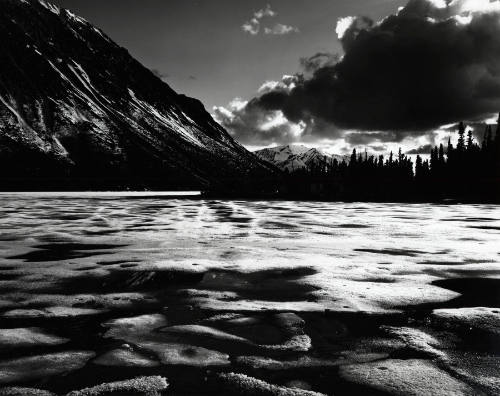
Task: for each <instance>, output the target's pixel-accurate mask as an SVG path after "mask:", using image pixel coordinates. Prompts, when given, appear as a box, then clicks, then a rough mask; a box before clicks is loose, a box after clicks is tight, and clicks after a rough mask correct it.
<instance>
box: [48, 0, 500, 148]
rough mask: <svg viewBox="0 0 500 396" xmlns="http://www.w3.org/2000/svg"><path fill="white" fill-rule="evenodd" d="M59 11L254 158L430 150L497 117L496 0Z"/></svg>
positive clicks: (180, 0)
mask: <svg viewBox="0 0 500 396" xmlns="http://www.w3.org/2000/svg"><path fill="white" fill-rule="evenodd" d="M53 2H54V3H56V4H58V5H60V6H62V7H65V8H69V9H71V10H72V11H74V12H75V13H77V14H78V15H80V16H82V17H84V18H86V19H87V20H89V21H90V22H92V23H93V24H95V25H96V26H98V27H100V28H102V29H103V30H104V31H105V32H106V33H107V34H108V35H109V36H110V37H111V38H112V39H113V40H115V41H116V42H117V43H118V44H120V45H121V46H123V47H125V48H127V49H128V50H129V52H130V53H131V54H132V55H133V56H134V57H135V58H137V59H138V60H139V61H141V62H142V63H143V64H144V65H145V66H147V67H149V68H151V69H153V70H155V72H157V74H158V75H159V76H161V77H162V78H163V80H164V81H166V82H167V83H168V84H169V85H171V86H172V88H174V89H175V90H177V91H178V92H180V93H185V94H187V95H190V96H193V97H196V98H198V99H200V100H201V101H202V102H203V103H204V105H205V106H206V108H207V109H208V111H210V112H211V113H212V114H213V115H214V116H215V118H216V119H217V120H218V121H219V122H220V123H221V124H222V125H223V126H224V127H226V129H228V131H229V132H230V133H231V134H232V135H233V136H234V137H235V138H236V139H238V140H239V141H240V142H242V143H243V144H244V145H245V146H247V147H248V148H250V149H256V148H261V147H266V146H272V145H277V144H286V143H304V144H306V145H309V146H316V147H320V148H323V149H325V150H326V151H330V152H337V153H345V152H349V151H350V150H351V149H352V148H353V147H358V148H363V147H367V148H368V149H369V150H370V151H373V152H380V153H382V152H386V151H388V150H390V149H396V147H398V146H402V147H403V148H404V149H405V150H410V149H413V150H414V151H419V150H416V149H418V148H419V147H422V151H425V150H427V148H426V146H427V145H429V144H431V143H439V142H440V141H444V140H446V139H447V137H448V136H449V135H450V134H451V132H452V129H453V128H452V127H451V125H452V124H453V123H454V122H455V121H459V120H460V119H464V120H469V119H470V120H471V121H472V122H473V123H479V121H481V120H483V119H486V118H489V119H493V118H492V117H493V113H494V109H496V107H495V106H497V105H498V108H499V109H500V98H498V97H497V95H496V94H492V93H491V92H490V91H491V90H494V89H495V88H496V84H497V83H499V87H500V78H498V79H497V77H498V76H500V67H499V66H500V62H498V60H499V59H500V56H498V57H497V55H499V51H498V49H495V46H496V45H497V44H500V42H499V41H497V39H495V36H496V35H497V33H499V32H500V28H498V32H497V30H496V28H497V27H496V25H495V28H492V25H494V24H495V23H496V19H493V20H485V17H484V15H485V14H486V16H491V15H494V16H496V15H497V13H498V10H500V7H499V8H498V9H496V8H495V7H496V6H495V5H498V3H499V2H498V1H496V0H495V1H493V0H450V1H448V6H447V5H446V3H445V0H410V1H409V2H408V0H314V1H311V0H263V1H261V0H254V1H249V0H140V1H139V0H54V1H53ZM401 7H403V8H401ZM398 10H399V11H398ZM390 15H392V17H391V18H388V16H390ZM356 17H357V18H356ZM460 18H461V19H460ZM497 19H498V18H497ZM450 21H451V23H450ZM452 25H453V26H452ZM455 25H456V26H455ZM476 25H477V26H476ZM485 26H488V27H489V30H488V29H487V28H485ZM473 27H475V30H474V31H472V30H473V29H472V28H473ZM481 34H483V35H486V38H485V37H483V38H482V39H479V38H478V37H480V35H481ZM460 40H464V41H465V43H466V45H465V46H464V48H463V49H460V50H459V49H457V48H461V42H460ZM474 40H477V42H474ZM478 43H479V44H478ZM488 51H492V52H493V54H492V55H491V54H490V55H488V54H487V52H488ZM417 56H418V57H417ZM396 57H397V58H396ZM395 58H396V59H395ZM457 65H460V66H457ZM464 65H465V66H464ZM497 69H498V70H497ZM497 72H498V73H497ZM488 73H489V74H488ZM497 74H498V76H497ZM471 76H472V77H471ZM457 81H460V82H461V83H462V82H465V83H466V85H467V86H466V87H465V88H464V90H463V91H461V90H459V89H456V88H454V87H455V84H456V82H457ZM485 86H487V87H485ZM466 89H467V91H466ZM447 91H448V92H447ZM468 97H470V98H468ZM433 98H434V99H433ZM450 98H451V99H450ZM453 98H457V99H456V100H454V99H453ZM444 100H446V103H445V104H444V107H443V106H441V102H438V101H444ZM472 100H474V101H473V102H472V103H473V105H472V106H471V103H469V101H472ZM423 102H429V103H428V104H427V105H424V106H423V105H421V103H423ZM448 102H452V103H448ZM455 102H456V103H455ZM441 107H443V108H441ZM436 109H437V110H436ZM495 111H496V110H495ZM479 128H480V127H478V130H479ZM478 133H479V132H478Z"/></svg>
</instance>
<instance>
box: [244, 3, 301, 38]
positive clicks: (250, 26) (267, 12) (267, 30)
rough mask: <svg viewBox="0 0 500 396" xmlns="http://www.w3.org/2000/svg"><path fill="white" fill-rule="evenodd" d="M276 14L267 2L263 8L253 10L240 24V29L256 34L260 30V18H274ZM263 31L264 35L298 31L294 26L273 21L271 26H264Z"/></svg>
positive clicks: (280, 34) (281, 34)
mask: <svg viewBox="0 0 500 396" xmlns="http://www.w3.org/2000/svg"><path fill="white" fill-rule="evenodd" d="M277 15H278V14H277V13H276V12H275V11H273V9H272V8H271V5H269V4H268V5H267V6H266V7H265V8H262V9H260V10H258V11H256V12H254V14H253V16H252V18H251V19H250V20H249V21H247V22H245V23H244V24H243V25H242V26H241V30H242V31H243V32H245V33H248V34H250V35H252V36H256V35H258V34H259V33H260V32H261V31H262V26H261V24H262V20H263V19H264V18H269V19H270V18H274V17H276V16H277ZM263 32H264V34H266V35H275V36H283V35H286V34H290V33H298V32H299V29H298V28H297V27H295V26H290V25H285V24H282V23H275V24H274V25H272V26H266V27H264V30H263Z"/></svg>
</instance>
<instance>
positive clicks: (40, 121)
mask: <svg viewBox="0 0 500 396" xmlns="http://www.w3.org/2000/svg"><path fill="white" fill-rule="evenodd" d="M271 172H272V171H271V170H270V167H268V166H267V165H265V164H264V163H263V162H261V161H260V160H259V159H258V158H257V157H255V156H254V155H253V154H251V153H249V152H248V151H247V150H246V149H244V148H243V147H242V146H240V145H239V144H238V143H237V142H235V141H234V140H233V139H232V137H230V136H229V134H228V133H227V132H226V131H225V130H224V129H223V128H222V127H221V126H220V125H219V124H217V123H216V122H215V121H214V120H213V119H212V117H211V116H210V114H209V113H207V111H206V110H205V108H204V107H203V105H202V104H201V102H199V101H198V100H196V99H192V98H189V97H187V96H184V95H180V94H177V93H176V92H174V91H173V90H172V89H171V88H170V87H169V86H168V85H167V84H166V83H164V82H163V81H161V80H160V79H159V78H158V77H157V76H156V75H155V74H154V73H153V72H151V71H150V70H148V69H147V68H145V67H144V66H142V65H141V64H140V63H139V62H138V61H136V60H135V59H134V58H133V57H132V56H131V55H130V54H129V53H128V52H127V50H126V49H124V48H122V47H120V46H119V45H117V44H116V43H114V42H113V41H112V40H111V39H110V38H109V37H107V36H106V35H105V34H104V33H103V32H102V31H101V30H99V29H97V28H96V27H94V26H92V25H91V24H90V23H89V22H87V21H85V20H84V19H82V18H80V17H78V16H76V15H74V14H73V13H71V12H70V11H68V10H64V9H59V8H58V7H55V6H53V5H51V4H50V3H47V2H45V1H42V0H40V1H38V0H0V180H2V186H1V187H3V188H15V187H26V188H33V189H34V188H38V187H42V185H47V187H68V188H69V187H75V186H77V187H78V186H79V185H80V186H81V187H106V188H108V187H116V188H123V187H141V186H144V187H159V188H160V187H161V188H165V187H169V188H172V187H173V188H175V187H179V188H181V187H188V186H193V187H204V186H207V185H210V184H213V183H214V182H215V183H224V181H225V180H226V179H229V180H234V179H239V180H241V179H242V178H246V179H250V178H253V177H255V178H257V177H258V178H262V177H263V176H267V175H269V174H270V173H271Z"/></svg>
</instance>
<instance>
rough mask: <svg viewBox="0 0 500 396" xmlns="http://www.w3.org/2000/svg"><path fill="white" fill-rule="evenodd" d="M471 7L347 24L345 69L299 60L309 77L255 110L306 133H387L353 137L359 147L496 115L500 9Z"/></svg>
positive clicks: (322, 60)
mask: <svg viewBox="0 0 500 396" xmlns="http://www.w3.org/2000/svg"><path fill="white" fill-rule="evenodd" d="M465 4H466V3H465V2H464V1H462V0H455V1H453V2H451V5H450V6H449V7H438V6H436V5H435V3H433V2H431V1H429V0H410V1H409V3H408V4H407V5H406V7H404V8H402V9H401V10H400V11H399V12H398V13H397V14H395V15H391V16H388V17H387V18H385V19H384V20H382V21H380V22H378V23H374V22H373V21H371V20H370V19H368V18H351V19H349V21H348V22H349V23H350V25H349V26H348V27H347V28H345V29H342V32H341V33H342V34H341V37H340V40H341V43H342V46H343V48H344V56H343V57H342V58H341V59H340V60H338V61H332V59H335V57H334V55H331V56H328V55H327V54H317V55H315V56H313V57H311V58H308V59H303V60H301V63H302V66H303V68H304V70H305V71H307V72H309V73H311V75H310V76H308V75H307V73H304V75H303V76H302V77H303V78H302V79H298V81H297V82H296V84H295V86H294V87H293V89H290V90H284V89H280V88H279V87H278V88H277V89H274V90H270V91H268V92H266V93H264V94H263V95H261V96H260V97H258V98H256V99H254V100H252V101H251V102H250V103H251V106H252V111H253V112H255V111H257V109H258V108H261V109H262V111H264V112H268V111H282V112H283V114H284V115H285V116H286V118H287V119H288V120H290V121H291V122H294V123H298V122H305V123H306V124H308V125H311V120H316V121H317V120H321V123H330V124H331V125H334V126H335V127H332V128H331V129H332V130H333V131H338V129H339V128H340V129H345V130H351V131H352V130H357V131H389V132H383V133H379V134H378V135H377V134H375V135H374V134H369V135H367V134H363V132H361V133H360V134H359V136H358V137H355V135H357V134H350V135H348V136H347V137H348V140H350V142H351V143H353V144H354V143H355V142H359V143H361V142H362V141H363V142H366V143H368V142H369V141H370V139H371V141H383V142H388V141H395V142H398V141H401V140H402V139H404V138H405V137H408V136H421V135H423V134H424V133H425V131H428V130H431V129H434V128H436V127H439V126H440V125H444V124H449V123H451V122H455V121H458V120H468V119H478V118H480V117H484V116H486V115H489V114H491V113H494V112H496V111H498V109H500V14H499V11H498V10H499V9H500V7H496V8H495V7H493V6H491V7H490V6H488V7H489V9H487V10H486V9H483V10H480V9H467V8H465ZM490 4H491V3H490ZM497 5H498V4H497ZM488 7H487V8H488ZM323 130H324V129H323ZM313 133H314V132H313ZM335 133H337V134H338V132H335Z"/></svg>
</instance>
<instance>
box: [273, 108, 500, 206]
mask: <svg viewBox="0 0 500 396" xmlns="http://www.w3.org/2000/svg"><path fill="white" fill-rule="evenodd" d="M484 128H485V129H484V136H483V139H482V140H481V141H480V142H478V141H476V139H475V138H474V135H473V131H472V129H470V128H469V129H468V128H467V126H466V125H465V124H464V123H463V122H460V123H459V124H458V126H457V142H456V144H455V145H453V144H452V140H451V137H450V139H449V140H448V144H447V145H446V146H445V145H443V144H440V145H438V146H435V147H433V148H432V149H431V151H430V153H429V156H428V157H429V158H428V159H424V158H423V157H422V156H421V155H420V154H419V155H417V157H416V160H415V162H414V161H413V160H412V159H411V158H410V157H409V156H408V155H407V154H404V153H403V152H402V151H401V149H399V152H398V153H397V154H396V155H394V154H393V153H392V152H391V153H390V154H389V155H388V156H383V155H379V156H375V155H371V154H368V152H367V151H365V152H364V153H358V152H357V151H356V149H354V150H353V152H352V155H351V156H350V160H349V161H346V160H342V161H339V160H337V159H332V160H331V161H326V160H325V161H324V162H322V163H318V164H315V165H313V166H311V167H309V169H300V170H297V171H294V172H292V173H287V174H286V176H285V182H284V183H283V185H282V187H281V191H282V192H284V193H285V194H291V195H302V196H308V195H309V196H311V195H315V196H322V197H324V198H330V199H347V200H408V201H411V200H427V201H428V200H442V199H447V198H449V199H466V200H476V201H499V200H500V116H499V121H498V124H497V125H494V126H493V125H485V126H484Z"/></svg>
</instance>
